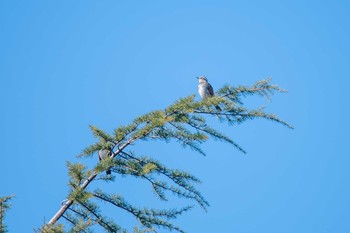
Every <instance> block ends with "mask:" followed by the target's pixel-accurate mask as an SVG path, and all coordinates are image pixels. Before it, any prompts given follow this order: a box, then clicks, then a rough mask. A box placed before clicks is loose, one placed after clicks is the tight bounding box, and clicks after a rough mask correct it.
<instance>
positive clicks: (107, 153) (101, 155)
mask: <svg viewBox="0 0 350 233" xmlns="http://www.w3.org/2000/svg"><path fill="white" fill-rule="evenodd" d="M110 156H111V152H110V151H109V150H105V149H101V150H99V151H98V161H101V160H103V159H106V158H108V157H110ZM106 174H107V175H110V174H111V169H110V168H109V169H108V170H107V171H106Z"/></svg>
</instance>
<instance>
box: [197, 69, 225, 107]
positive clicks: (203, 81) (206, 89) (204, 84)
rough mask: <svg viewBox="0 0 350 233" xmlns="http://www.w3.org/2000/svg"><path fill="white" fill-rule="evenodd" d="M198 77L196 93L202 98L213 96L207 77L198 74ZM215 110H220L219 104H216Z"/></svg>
mask: <svg viewBox="0 0 350 233" xmlns="http://www.w3.org/2000/svg"><path fill="white" fill-rule="evenodd" d="M197 79H198V82H199V84H198V93H199V95H200V96H201V98H202V99H206V98H208V97H213V96H215V93H214V90H213V87H212V86H211V85H210V83H209V82H208V79H207V78H206V77H205V76H203V75H202V76H199V77H197ZM216 109H217V110H219V111H220V110H221V108H220V107H219V106H216Z"/></svg>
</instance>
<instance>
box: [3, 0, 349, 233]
mask: <svg viewBox="0 0 350 233" xmlns="http://www.w3.org/2000/svg"><path fill="white" fill-rule="evenodd" d="M282 2H283V3H282ZM349 12H350V5H349V3H347V1H202V0H201V1H110V0H106V1H97V0H94V1H92V0H86V1H71V0H70V1H68V0H67V1H44V0H42V1H27V0H22V1H20V0H2V1H0V87H1V91H0V103H1V114H0V124H1V135H0V143H1V145H2V146H1V150H2V153H1V163H0V174H1V183H0V184H1V186H0V195H9V194H16V198H15V199H14V200H13V208H12V209H11V210H10V211H9V213H8V219H7V223H8V225H9V230H10V232H16V233H17V232H31V231H32V229H33V227H38V226H40V225H41V224H42V223H43V221H44V220H46V221H47V220H49V219H50V218H51V217H52V215H53V214H54V213H55V212H56V211H57V210H58V207H59V203H60V202H61V201H62V200H63V199H64V198H65V196H66V194H67V191H68V188H67V172H66V167H65V162H66V161H67V160H70V161H76V159H75V155H76V154H78V153H79V152H80V151H81V150H82V149H83V148H84V147H85V146H87V145H89V144H91V143H92V142H94V140H95V139H94V138H93V137H92V136H91V134H90V132H89V128H88V125H89V124H94V125H96V126H98V127H100V128H103V129H105V130H107V131H109V132H111V131H112V130H113V129H114V128H116V127H117V126H119V125H122V124H126V123H128V122H130V121H131V120H132V119H133V118H134V117H135V116H137V115H139V114H142V113H146V112H148V111H151V110H155V109H159V108H164V107H166V106H167V105H169V104H171V103H172V102H173V101H174V100H176V99H177V98H179V97H183V96H187V95H190V94H194V93H196V91H197V82H196V80H195V79H194V77H195V76H198V75H201V74H204V75H206V76H207V77H208V79H209V81H210V82H211V83H212V85H213V87H214V88H218V87H220V86H222V85H224V84H226V83H229V84H232V85H237V84H251V83H253V82H254V81H256V80H259V79H263V78H266V77H268V76H272V77H273V81H274V83H277V84H279V85H280V86H281V87H283V88H286V89H288V90H289V93H288V94H279V95H276V96H274V97H273V101H272V103H268V102H267V101H266V100H264V99H252V98H249V100H248V101H249V103H252V104H254V105H256V104H259V105H266V106H267V108H266V110H267V111H269V112H274V113H277V114H278V115H279V116H280V117H281V118H282V119H284V120H286V121H288V122H290V123H291V124H293V125H294V126H295V128H296V129H295V130H289V129H287V128H285V127H282V126H280V125H278V124H274V123H272V122H268V121H264V120H254V121H250V122H247V123H245V124H243V125H241V126H239V127H233V128H227V127H222V126H219V127H220V128H222V129H223V130H224V132H226V133H227V134H229V135H231V136H232V137H233V138H234V139H235V140H236V142H237V143H239V144H240V145H241V146H242V147H244V148H245V149H246V150H247V151H248V154H247V155H243V154H241V153H240V152H238V151H237V150H235V149H234V148H233V147H231V146H229V145H226V144H222V143H218V142H209V143H208V144H206V145H205V146H204V149H205V150H206V152H207V156H206V157H202V156H200V155H198V154H196V153H194V152H192V151H190V150H184V149H182V148H181V147H179V146H176V145H172V144H168V145H163V146H157V147H156V148H155V147H154V146H152V145H148V144H141V145H136V146H135V147H134V149H135V150H136V151H146V152H147V153H149V154H151V155H154V156H156V157H157V158H159V159H161V160H162V161H163V162H164V163H166V164H169V165H171V166H178V167H180V168H182V169H186V170H188V171H191V172H192V173H194V174H195V175H196V176H198V177H200V178H201V179H202V181H203V184H202V185H200V186H199V189H200V190H201V191H202V193H203V195H205V196H206V198H207V199H208V201H209V202H210V204H211V207H210V208H209V211H208V212H207V213H206V212H204V211H202V210H201V209H200V208H199V207H196V209H195V210H194V211H192V212H190V213H189V214H187V215H183V216H182V217H180V218H179V219H178V221H177V223H178V224H179V225H181V226H182V227H183V228H184V229H185V230H187V231H188V232H193V233H197V232H200V233H211V232H221V233H231V232H237V233H256V232H267V233H281V232H290V233H295V232H298V233H303V232H305V233H308V232H317V233H326V232H327V233H328V232H350V223H349V217H350V213H349V209H350V188H349V178H350V169H349V167H350V157H349V155H350V153H349V149H350V148H349V145H350V144H349V138H350V137H349V130H350V127H349V119H350V114H349V102H348V101H349V99H350V95H349V90H348V89H349V85H350V76H349V74H350V66H349V54H350V43H349V41H350V38H349V36H350V34H349V33H350V30H349V22H350V14H349ZM86 162H88V163H92V162H93V161H92V160H87V161H86ZM139 184H140V182H136V181H135V180H125V179H120V178H119V179H117V182H116V183H115V184H111V185H110V187H109V188H108V189H109V190H111V191H115V192H117V193H123V194H125V195H126V196H125V198H130V199H131V200H135V202H136V203H138V204H141V203H146V204H147V205H153V204H154V205H157V206H160V204H159V201H157V200H156V198H155V197H154V196H152V194H148V193H150V192H151V191H150V190H151V189H150V187H148V186H144V185H142V184H140V185H141V186H140V187H139V186H138V185H139ZM107 213H109V214H113V215H114V216H116V217H118V219H120V221H122V222H121V224H125V225H128V224H132V223H134V222H132V218H130V217H127V216H125V215H127V214H126V213H123V212H119V211H114V212H113V209H110V210H108V212H107Z"/></svg>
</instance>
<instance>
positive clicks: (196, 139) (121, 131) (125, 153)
mask: <svg viewBox="0 0 350 233" xmlns="http://www.w3.org/2000/svg"><path fill="white" fill-rule="evenodd" d="M270 81H271V80H270V79H267V80H262V81H259V82H256V83H255V84H254V85H252V86H251V87H247V86H238V87H233V86H229V85H226V86H224V87H222V88H221V89H219V90H218V91H217V93H216V95H215V96H213V97H210V98H206V99H204V100H201V101H196V99H195V95H191V96H188V97H185V98H181V99H179V100H177V101H176V102H175V103H173V104H172V105H170V106H169V107H167V108H165V109H164V110H156V111H153V112H150V113H147V114H145V115H142V116H139V117H137V118H136V119H135V120H134V121H132V123H131V124H129V125H126V126H120V127H118V128H117V129H115V130H114V131H113V133H112V134H109V133H107V132H105V131H103V130H101V129H99V128H97V127H95V126H90V128H91V131H92V133H93V135H94V136H95V137H97V138H98V141H97V142H96V143H94V144H93V145H91V146H88V147H87V148H86V149H84V150H83V151H82V153H81V154H80V155H79V156H78V157H79V158H89V157H92V156H94V155H96V154H97V152H98V151H100V150H108V151H109V152H110V153H109V154H110V156H109V157H107V158H105V159H103V160H102V161H100V162H99V163H98V164H97V165H96V166H95V167H94V168H92V169H88V168H87V167H85V166H84V165H83V164H81V163H76V164H73V163H67V166H68V170H69V176H70V181H69V187H70V194H69V195H68V200H67V201H66V202H65V204H64V205H62V207H61V209H60V210H59V211H58V212H57V214H56V215H55V216H54V217H53V218H52V219H51V220H50V222H49V224H48V225H47V227H53V226H55V224H56V222H57V220H58V219H59V218H60V217H62V216H65V217H64V218H65V219H66V220H67V221H68V222H69V223H71V224H73V227H74V228H79V227H80V226H83V227H85V228H84V230H86V231H87V230H89V229H90V226H92V225H94V224H98V225H100V226H101V227H102V228H103V229H105V230H106V231H107V232H125V230H123V229H122V228H121V227H120V226H119V225H117V224H116V223H114V221H113V220H108V221H107V218H106V217H104V216H103V215H102V210H100V208H99V206H98V205H97V204H96V203H95V202H94V201H93V200H96V199H97V200H99V201H103V202H106V203H109V204H111V205H113V206H115V207H117V208H121V209H124V210H125V211H127V212H128V213H130V214H132V215H133V216H135V218H136V219H137V220H138V221H139V223H140V224H141V227H142V229H141V230H140V231H138V230H135V231H137V232H143V231H144V232H146V231H147V232H156V229H158V228H165V229H167V230H175V231H179V232H184V231H183V230H182V229H180V228H179V227H177V226H175V225H173V223H172V222H171V220H172V219H174V218H176V217H177V216H178V215H181V214H182V213H184V212H187V211H188V210H189V209H190V207H186V206H185V207H183V208H180V209H179V210H155V209H152V208H150V209H148V208H137V207H135V206H133V205H131V204H129V203H128V202H126V200H125V199H124V198H121V196H120V195H116V194H106V193H104V192H103V191H102V190H97V191H96V190H95V191H89V189H88V185H89V184H90V183H91V182H93V181H97V180H104V181H108V182H110V181H114V177H115V176H118V175H120V176H133V177H137V178H140V179H142V180H144V181H146V182H147V183H149V184H150V185H151V187H152V188H153V191H154V193H155V194H156V196H157V197H159V199H160V200H163V201H166V200H168V198H167V195H168V193H171V194H175V195H176V196H177V197H179V198H185V199H188V200H190V201H194V202H195V203H197V204H198V205H199V206H201V207H203V208H204V209H206V208H207V207H208V205H209V204H208V202H207V201H206V200H205V199H204V197H203V196H202V194H201V193H200V192H199V191H198V190H197V189H196V187H195V185H196V184H197V183H199V182H200V180H199V179H198V178H196V177H195V176H193V175H191V174H190V173H187V172H184V171H180V170H178V169H171V168H169V167H167V166H165V165H163V164H162V163H160V162H159V161H157V160H154V159H152V158H150V157H145V156H137V155H135V153H133V152H131V151H130V150H129V146H130V145H135V144H136V143H137V142H138V141H149V140H150V141H164V142H167V143H168V142H177V143H178V144H180V145H181V146H183V147H188V148H190V149H192V150H194V151H196V152H198V153H200V154H203V155H205V152H204V151H203V149H202V148H201V145H202V144H203V143H205V142H206V141H207V140H208V139H209V138H213V139H215V140H219V141H222V142H226V143H229V144H231V145H233V146H234V147H235V148H237V149H238V150H239V151H241V152H244V153H245V150H244V149H243V148H242V147H241V146H239V145H238V144H237V143H236V142H235V141H234V140H232V138H231V137H229V136H227V135H224V134H223V133H221V132H219V131H218V130H216V129H215V127H214V126H212V125H210V124H209V122H208V119H209V118H210V117H213V118H214V119H218V121H219V123H227V124H228V126H233V125H236V124H241V123H243V122H245V121H247V120H252V119H256V118H263V119H267V120H271V121H274V122H277V123H280V124H282V125H284V126H287V127H288V128H292V126H290V125H289V124H288V123H286V122H284V121H282V120H281V119H279V118H278V117H277V116H276V115H274V114H270V113H266V112H265V109H264V108H258V109H248V108H246V107H245V106H244V104H243V103H244V102H243V100H244V99H243V98H244V97H246V96H249V95H257V96H264V97H266V98H268V99H269V100H270V98H271V96H272V95H273V94H274V93H276V92H285V91H284V90H283V89H280V88H279V87H278V86H276V85H272V84H271V83H270ZM210 122H212V121H210ZM107 170H111V171H112V172H113V175H107V176H106V175H103V172H104V171H107ZM84 221H85V222H86V223H87V224H85V225H84V224H82V223H81V222H84ZM135 229H136V228H135Z"/></svg>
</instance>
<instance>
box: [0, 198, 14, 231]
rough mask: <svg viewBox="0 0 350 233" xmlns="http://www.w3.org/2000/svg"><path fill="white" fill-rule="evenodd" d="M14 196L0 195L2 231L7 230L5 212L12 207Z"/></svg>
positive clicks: (0, 225)
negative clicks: (11, 201)
mask: <svg viewBox="0 0 350 233" xmlns="http://www.w3.org/2000/svg"><path fill="white" fill-rule="evenodd" d="M13 197H14V195H11V196H6V197H0V232H1V233H5V232H7V226H6V224H5V214H6V211H7V210H8V209H9V208H11V203H10V200H11V199H12V198H13Z"/></svg>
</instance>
